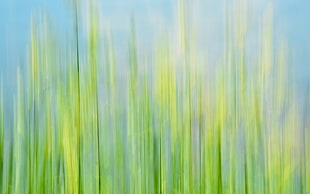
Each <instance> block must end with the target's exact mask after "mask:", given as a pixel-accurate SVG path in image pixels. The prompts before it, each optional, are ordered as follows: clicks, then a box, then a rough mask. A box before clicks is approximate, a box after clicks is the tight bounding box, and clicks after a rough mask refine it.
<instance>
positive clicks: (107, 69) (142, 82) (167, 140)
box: [0, 0, 310, 194]
mask: <svg viewBox="0 0 310 194" xmlns="http://www.w3.org/2000/svg"><path fill="white" fill-rule="evenodd" d="M246 3H247V2H246V1H240V2H239V7H240V11H239V12H236V14H234V15H229V14H228V13H227V14H226V16H225V32H224V35H225V46H224V53H223V57H222V58H221V60H220V61H219V63H217V64H207V63H206V62H204V61H201V60H199V59H198V57H197V53H198V51H197V50H198V48H197V47H195V45H196V43H195V36H194V33H193V29H192V27H191V25H190V23H189V22H188V20H187V18H188V15H187V11H186V10H187V9H186V8H187V4H186V2H185V1H181V0H180V1H179V2H178V10H179V15H178V19H179V20H178V22H179V23H178V26H179V28H178V31H176V32H171V33H166V34H164V35H163V36H162V37H161V38H158V39H156V43H154V45H149V46H150V47H152V49H151V50H152V54H151V56H147V55H144V54H141V53H143V52H141V48H140V49H139V45H138V44H137V41H138V40H139V37H137V36H136V32H135V22H134V18H133V17H132V20H131V35H130V40H129V43H128V57H127V61H126V64H122V68H124V67H123V66H127V67H128V71H126V73H127V75H126V82H125V86H124V83H121V82H120V76H121V75H120V71H124V70H122V68H120V67H117V63H118V58H117V57H116V56H117V55H116V53H117V50H115V49H114V43H113V33H112V32H108V33H103V32H102V31H101V30H100V29H101V28H100V24H101V21H100V18H99V16H98V13H99V10H97V6H96V4H95V2H94V1H90V3H89V6H88V9H89V11H88V13H89V15H88V16H87V17H86V18H87V24H88V25H87V29H85V30H86V31H87V40H86V44H80V38H79V34H80V29H81V28H82V27H83V26H82V27H81V26H79V22H80V21H81V20H82V19H81V17H82V15H80V14H79V9H81V7H80V6H79V5H78V2H77V1H71V5H72V8H73V11H74V13H75V14H74V17H73V18H74V21H75V26H74V30H73V31H74V34H73V35H72V37H74V38H73V39H74V46H68V47H66V48H63V47H61V46H60V45H62V44H60V43H59V41H58V40H57V38H56V36H55V35H54V34H53V29H52V27H51V25H50V22H49V21H48V19H46V18H41V20H39V21H40V22H36V20H35V19H33V20H32V26H31V39H30V44H29V55H28V56H29V63H28V71H27V72H21V70H20V69H18V70H17V72H18V73H17V74H18V77H17V79H18V88H17V91H18V92H17V93H18V95H17V97H16V98H14V116H13V118H8V117H7V114H6V111H5V110H4V103H3V102H4V100H3V99H4V95H3V94H4V92H5V91H4V87H3V85H2V86H1V95H0V96H1V98H0V99H1V100H0V102H1V103H0V129H1V133H0V189H1V192H2V193H211V194H214V193H310V177H309V176H310V152H309V147H310V144H309V137H310V136H309V113H308V112H307V111H304V110H309V98H307V97H306V100H305V103H304V104H302V108H301V106H300V105H301V103H300V101H299V100H298V99H300V98H298V96H296V95H297V93H296V92H295V90H294V88H293V86H292V84H290V83H289V81H288V78H289V67H288V65H289V63H288V60H287V58H288V55H289V50H288V46H286V45H285V44H284V43H283V44H275V41H274V38H273V36H272V35H273V33H272V26H273V24H272V9H271V8H270V9H267V10H266V14H265V15H264V17H263V22H262V28H260V30H261V31H260V32H259V34H260V36H259V37H260V42H261V44H260V46H261V48H260V49H259V51H260V52H259V53H257V56H258V57H257V60H249V58H248V57H247V51H248V49H249V48H247V46H246V43H245V42H246V34H247V32H248V30H249V29H248V25H247V24H248V21H247V20H248V19H247V18H248V15H246V13H248V11H247V10H246V7H247V6H246ZM173 37H178V41H176V42H174V41H173ZM276 45H278V46H276ZM210 66H212V68H215V71H212V72H214V73H215V75H213V76H209V74H210V73H209V74H205V73H204V72H205V71H206V70H207V71H208V70H209V69H210V68H208V67H210ZM124 69H126V68H124ZM208 76H209V77H208ZM6 122H13V123H14V124H13V125H12V128H10V129H5V127H6V126H10V125H6ZM8 131H12V133H11V134H12V135H8V134H6V133H8Z"/></svg>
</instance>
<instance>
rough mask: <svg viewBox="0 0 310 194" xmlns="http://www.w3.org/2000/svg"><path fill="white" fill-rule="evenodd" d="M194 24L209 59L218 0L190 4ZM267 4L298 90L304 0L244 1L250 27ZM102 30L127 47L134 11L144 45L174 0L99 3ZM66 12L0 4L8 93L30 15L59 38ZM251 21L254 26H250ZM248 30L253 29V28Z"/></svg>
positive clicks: (2, 73) (1, 0) (218, 33)
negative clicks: (43, 17) (43, 16)
mask: <svg viewBox="0 0 310 194" xmlns="http://www.w3.org/2000/svg"><path fill="white" fill-rule="evenodd" d="M190 2H192V3H191V4H192V5H191V6H192V7H193V10H195V12H192V15H193V20H194V21H195V22H194V23H195V24H196V27H197V26H198V28H199V29H200V32H199V35H200V37H205V38H204V39H203V40H202V41H201V42H200V43H201V44H203V45H208V48H209V50H208V51H209V52H208V53H209V55H210V56H211V59H212V57H213V58H216V57H217V54H219V53H220V50H221V48H222V47H221V46H222V44H219V43H218V42H220V39H221V38H222V31H223V17H222V16H223V0H193V1H190ZM268 2H272V4H273V8H274V20H275V22H274V26H275V36H279V37H286V38H287V40H288V43H289V49H290V55H291V56H290V57H291V61H290V63H291V64H290V65H292V66H293V68H292V69H293V72H294V76H295V78H294V79H295V80H296V81H297V83H298V87H299V88H300V89H301V90H304V89H305V85H307V83H308V82H309V80H310V55H309V54H310V38H309V30H310V11H309V10H310V1H308V0H273V1H267V0H253V1H251V3H250V5H251V6H250V9H251V15H252V16H253V17H252V20H253V21H254V22H253V25H252V26H250V27H251V28H254V29H255V28H256V27H257V25H256V24H258V23H256V22H257V21H256V20H257V19H258V18H261V17H262V14H263V10H264V9H265V8H266V5H267V3H268ZM99 4H100V9H101V11H102V12H101V13H100V14H101V17H102V18H103V24H104V26H105V27H106V26H109V28H111V29H112V31H113V33H114V35H115V36H114V37H115V42H116V44H117V46H118V47H119V48H122V47H126V46H127V42H126V41H127V37H128V34H129V21H130V15H131V14H132V13H133V12H134V13H135V16H136V26H137V33H138V36H140V37H141V42H145V43H146V44H145V46H146V47H147V43H148V41H149V39H152V37H153V35H154V33H156V32H157V31H160V29H164V28H168V29H169V28H170V27H171V26H172V24H173V23H175V19H176V17H175V16H176V11H177V1H176V0H156V1H155V0H102V1H100V0H99ZM71 11H72V10H71V9H70V6H69V4H68V1H65V0H0V80H3V83H4V85H5V89H6V91H7V92H8V93H14V91H15V88H16V87H15V83H16V67H17V66H18V65H19V64H20V65H21V66H23V65H24V64H25V62H26V56H27V55H26V52H27V44H28V42H29V37H30V35H29V31H30V30H29V26H30V20H31V15H33V14H34V15H35V16H38V15H39V14H40V12H47V13H49V15H50V17H51V19H52V21H53V23H54V24H55V26H56V27H57V30H58V32H59V34H60V36H62V35H61V34H68V33H69V34H70V31H72V17H71V16H72V12H71ZM255 21H256V22H255ZM253 26H254V27H253Z"/></svg>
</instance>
